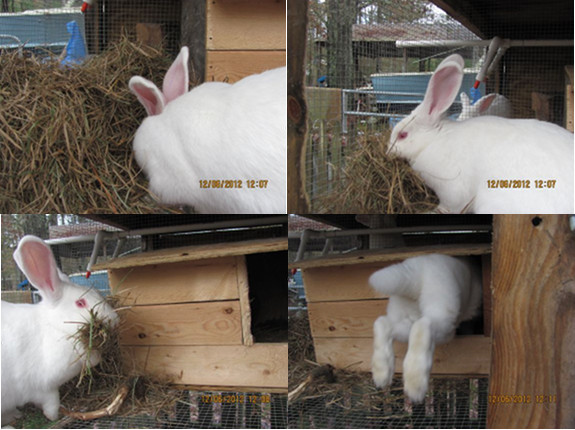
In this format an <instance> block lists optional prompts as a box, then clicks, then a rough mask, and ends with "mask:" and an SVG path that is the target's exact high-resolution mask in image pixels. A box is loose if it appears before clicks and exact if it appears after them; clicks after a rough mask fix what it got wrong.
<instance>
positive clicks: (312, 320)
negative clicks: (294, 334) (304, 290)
mask: <svg viewBox="0 0 575 430" xmlns="http://www.w3.org/2000/svg"><path fill="white" fill-rule="evenodd" d="M387 302H388V301H387V300H385V299H383V300H358V301H353V302H323V303H308V315H309V324H310V327H311V333H312V336H313V337H314V338H316V337H370V338H371V337H373V323H374V321H375V320H376V319H377V317H379V316H380V315H385V314H386V312H387Z"/></svg>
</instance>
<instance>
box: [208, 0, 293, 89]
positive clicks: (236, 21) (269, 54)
mask: <svg viewBox="0 0 575 430" xmlns="http://www.w3.org/2000/svg"><path fill="white" fill-rule="evenodd" d="M206 12H207V19H206V77H205V80H206V81H223V82H230V83H232V82H236V81H238V80H240V79H241V78H243V77H245V76H248V75H252V74H254V73H261V72H263V71H264V70H269V69H274V68H276V67H282V66H285V64H286V2H285V0H213V1H208V2H207V11H206Z"/></svg>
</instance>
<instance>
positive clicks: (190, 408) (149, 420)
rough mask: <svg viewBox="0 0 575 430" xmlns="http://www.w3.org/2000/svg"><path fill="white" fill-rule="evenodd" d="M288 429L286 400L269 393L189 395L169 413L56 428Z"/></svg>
mask: <svg viewBox="0 0 575 430" xmlns="http://www.w3.org/2000/svg"><path fill="white" fill-rule="evenodd" d="M56 427H57V428H71V429H81V428H110V429H112V428H113V429H124V428H182V429H184V428H185V429H193V428H199V429H201V428H269V429H274V428H286V427H287V396H286V395H285V394H268V393H234V392H196V391H190V392H187V393H186V394H185V395H184V396H183V398H182V400H180V401H178V402H177V404H176V406H175V407H174V408H173V409H172V410H171V411H169V412H160V413H158V414H156V415H153V414H145V413H142V414H138V415H130V416H114V417H106V418H100V419H97V420H93V421H80V420H69V419H66V418H65V419H63V420H60V421H59V422H58V423H57V425H56V426H55V427H54V428H56Z"/></svg>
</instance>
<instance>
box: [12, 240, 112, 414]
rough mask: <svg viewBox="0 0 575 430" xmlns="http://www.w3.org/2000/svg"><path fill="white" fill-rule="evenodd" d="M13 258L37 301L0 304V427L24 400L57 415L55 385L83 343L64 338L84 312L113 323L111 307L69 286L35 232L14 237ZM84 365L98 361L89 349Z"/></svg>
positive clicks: (76, 368) (72, 372)
mask: <svg viewBox="0 0 575 430" xmlns="http://www.w3.org/2000/svg"><path fill="white" fill-rule="evenodd" d="M14 259H15V260H16V263H17V264H18V267H20V269H21V270H22V272H24V274H25V275H26V277H27V278H28V280H29V281H30V283H31V284H32V285H34V286H35V287H36V288H38V291H39V293H40V295H41V296H42V301H41V302H40V303H38V304H35V305H29V304H13V303H8V302H4V301H3V302H2V425H5V424H7V423H9V422H10V421H11V420H13V419H15V418H17V417H18V416H19V415H20V414H19V412H18V410H17V409H16V408H17V407H19V406H23V405H24V404H26V403H29V402H31V403H34V404H35V405H37V406H38V407H40V408H42V411H43V412H44V415H45V416H46V417H47V418H48V419H50V420H56V419H57V418H58V412H59V409H60V395H59V392H58V387H59V386H60V385H62V384H64V383H65V382H67V381H69V380H70V379H72V378H73V377H74V376H76V375H78V374H79V373H80V371H81V369H82V365H83V363H82V362H83V361H84V360H82V358H83V355H84V354H85V351H84V349H83V347H82V346H81V345H80V344H79V343H77V342H75V340H74V339H73V338H70V337H71V336H72V335H74V334H75V333H76V331H77V330H78V325H79V324H80V323H83V322H86V321H89V318H90V316H89V310H90V309H93V310H95V311H96V312H97V314H98V317H99V318H102V319H103V320H105V321H107V322H108V323H110V324H112V325H114V324H116V323H117V318H118V317H117V315H116V313H115V311H114V310H113V309H112V308H111V307H110V306H109V305H108V304H106V303H104V299H103V298H102V296H100V294H98V293H97V292H96V291H94V290H90V289H87V288H85V287H82V286H79V285H76V284H73V283H71V282H70V281H69V279H68V277H67V276H65V275H63V274H62V273H61V272H60V271H59V269H58V268H57V266H56V261H55V260H54V256H53V254H52V251H51V250H50V247H49V246H48V245H46V244H45V243H44V242H43V241H42V240H41V239H39V238H37V237H35V236H25V237H24V238H22V240H21V241H20V243H19V245H18V247H17V249H16V251H15V252H14ZM89 358H90V360H89V365H90V366H95V365H96V364H98V363H99V361H100V355H99V353H98V352H97V351H92V352H91V355H90V357H89Z"/></svg>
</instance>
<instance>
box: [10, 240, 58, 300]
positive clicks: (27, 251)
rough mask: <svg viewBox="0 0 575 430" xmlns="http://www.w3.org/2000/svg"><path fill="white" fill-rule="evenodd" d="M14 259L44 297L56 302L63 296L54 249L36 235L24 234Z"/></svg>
mask: <svg viewBox="0 0 575 430" xmlns="http://www.w3.org/2000/svg"><path fill="white" fill-rule="evenodd" d="M14 260H16V264H18V267H20V270H22V272H24V274H25V275H26V277H27V278H28V280H29V281H30V283H31V284H32V285H34V286H35V287H36V288H38V289H39V290H40V291H41V292H42V297H44V298H45V299H46V300H48V301H51V302H55V301H57V300H59V299H60V297H62V288H61V287H60V283H61V282H62V281H61V279H60V276H59V273H58V267H57V266H56V260H54V255H53V254H52V250H51V249H50V247H49V246H48V245H46V244H45V243H44V241H43V240H41V239H39V238H37V237H35V236H24V237H23V238H22V240H21V241H20V243H19V244H18V248H16V251H15V252H14Z"/></svg>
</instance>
